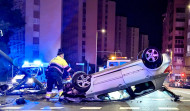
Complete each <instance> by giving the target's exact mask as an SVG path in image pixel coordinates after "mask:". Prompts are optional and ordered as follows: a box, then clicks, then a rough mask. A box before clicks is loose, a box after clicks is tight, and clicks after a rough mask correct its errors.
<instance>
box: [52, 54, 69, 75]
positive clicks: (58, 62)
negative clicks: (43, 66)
mask: <svg viewBox="0 0 190 111" xmlns="http://www.w3.org/2000/svg"><path fill="white" fill-rule="evenodd" d="M51 68H54V69H57V70H58V71H59V72H60V73H61V74H63V72H64V69H65V68H66V69H68V68H70V67H69V66H68V64H67V62H66V61H65V59H63V58H61V57H60V56H57V57H55V58H53V59H52V60H51V61H50V64H49V67H48V69H51Z"/></svg>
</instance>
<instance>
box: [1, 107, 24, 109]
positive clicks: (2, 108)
mask: <svg viewBox="0 0 190 111" xmlns="http://www.w3.org/2000/svg"><path fill="white" fill-rule="evenodd" d="M21 108H22V107H3V108H0V109H21Z"/></svg>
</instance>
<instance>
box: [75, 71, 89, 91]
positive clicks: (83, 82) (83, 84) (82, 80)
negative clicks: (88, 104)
mask: <svg viewBox="0 0 190 111" xmlns="http://www.w3.org/2000/svg"><path fill="white" fill-rule="evenodd" d="M72 84H73V86H74V88H75V89H76V90H78V91H79V92H86V91H87V90H88V89H89V88H90V85H91V77H90V76H89V75H87V74H86V73H85V72H82V71H78V72H76V73H74V75H73V77H72Z"/></svg>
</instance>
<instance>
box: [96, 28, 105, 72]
mask: <svg viewBox="0 0 190 111" xmlns="http://www.w3.org/2000/svg"><path fill="white" fill-rule="evenodd" d="M98 32H101V33H102V34H104V33H106V30H105V29H101V30H96V57H95V59H96V60H95V62H96V63H95V72H96V71H97V53H98Z"/></svg>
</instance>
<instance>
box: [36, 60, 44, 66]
mask: <svg viewBox="0 0 190 111" xmlns="http://www.w3.org/2000/svg"><path fill="white" fill-rule="evenodd" d="M34 64H36V65H41V64H42V62H41V61H39V60H35V61H34Z"/></svg>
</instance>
